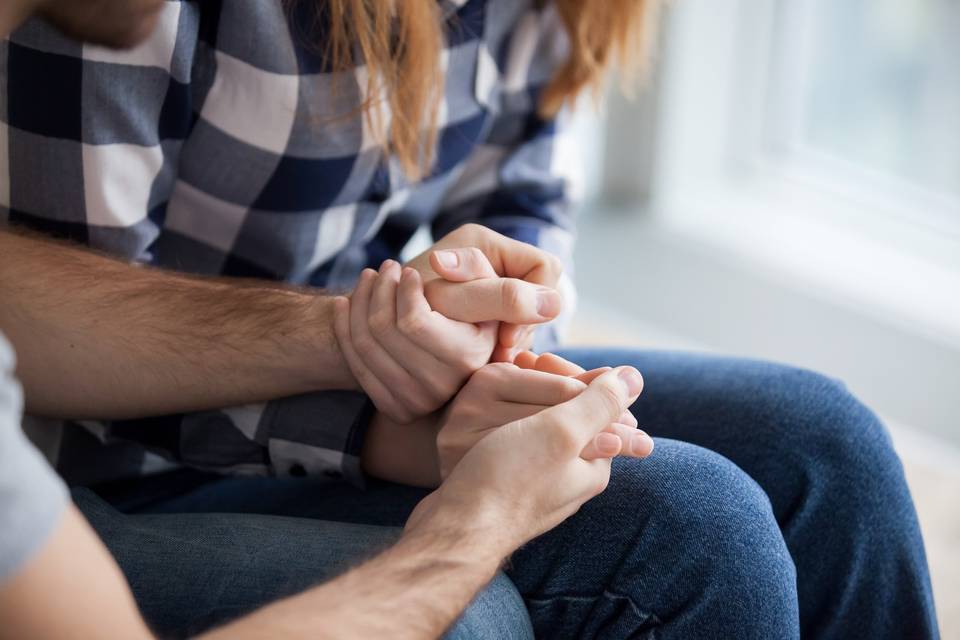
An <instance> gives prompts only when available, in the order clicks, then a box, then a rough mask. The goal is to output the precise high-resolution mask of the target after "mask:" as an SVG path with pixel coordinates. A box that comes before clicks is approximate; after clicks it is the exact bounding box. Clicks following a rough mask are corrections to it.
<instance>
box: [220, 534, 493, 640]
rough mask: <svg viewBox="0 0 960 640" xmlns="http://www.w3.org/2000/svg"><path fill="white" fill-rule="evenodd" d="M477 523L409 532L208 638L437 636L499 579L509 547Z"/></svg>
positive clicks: (279, 639) (403, 638) (401, 639)
mask: <svg viewBox="0 0 960 640" xmlns="http://www.w3.org/2000/svg"><path fill="white" fill-rule="evenodd" d="M471 526H472V523H470V524H468V525H464V524H463V523H458V524H457V525H456V526H455V527H452V528H450V529H438V528H436V527H429V528H426V527H425V528H424V530H420V531H415V532H411V533H407V534H405V535H404V537H403V538H401V539H400V541H399V542H398V543H397V544H396V545H394V546H393V547H391V548H390V549H389V550H387V551H385V552H384V553H382V554H381V555H380V556H378V557H376V558H374V559H373V560H371V561H369V562H367V563H366V564H363V565H362V566H360V567H358V568H356V569H354V570H352V571H350V572H349V573H347V574H345V575H343V576H341V577H340V578H337V579H336V580H333V581H331V582H328V583H326V584H324V585H322V586H319V587H316V588H314V589H311V590H310V591H307V592H304V593H302V594H300V595H297V596H294V597H291V598H288V599H286V600H282V601H280V602H278V603H276V604H273V605H271V606H269V607H266V608H264V609H261V610H260V611H258V612H257V613H254V614H252V615H251V616H248V617H247V618H243V619H241V620H239V621H237V622H235V623H233V624H230V625H228V626H226V627H223V628H221V629H219V630H217V631H215V632H213V633H211V634H210V635H209V636H204V638H209V640H215V639H218V638H231V639H234V638H235V639H239V640H251V639H254V638H270V639H277V640H287V639H296V638H358V639H363V638H376V639H379V638H396V639H397V640H406V639H425V638H438V637H440V635H442V633H443V632H444V630H445V629H446V628H447V627H449V626H450V625H451V624H452V623H453V622H454V621H455V620H456V619H457V617H458V616H459V615H460V613H461V612H462V611H463V610H464V609H465V608H466V606H467V605H468V604H469V603H470V601H471V600H472V599H473V597H474V596H475V595H476V594H477V592H479V591H480V589H482V588H483V587H484V586H485V585H486V584H487V583H488V582H489V581H490V580H491V579H492V578H493V576H494V574H495V573H496V571H497V569H498V568H499V566H500V563H501V561H502V559H503V557H504V556H505V555H506V552H507V549H506V548H505V547H504V546H503V545H500V543H499V540H498V537H499V536H498V534H497V533H496V532H495V531H493V530H490V529H487V530H484V529H483V528H482V527H477V528H475V529H473V528H471Z"/></svg>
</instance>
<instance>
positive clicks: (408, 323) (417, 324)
mask: <svg viewBox="0 0 960 640" xmlns="http://www.w3.org/2000/svg"><path fill="white" fill-rule="evenodd" d="M397 328H398V329H400V331H401V332H402V333H403V334H404V335H406V336H410V337H417V336H422V335H424V334H425V333H426V331H427V322H426V318H425V317H424V316H423V314H421V313H406V314H404V315H403V316H401V317H400V320H399V321H398V322H397Z"/></svg>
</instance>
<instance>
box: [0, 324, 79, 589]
mask: <svg viewBox="0 0 960 640" xmlns="http://www.w3.org/2000/svg"><path fill="white" fill-rule="evenodd" d="M13 369H14V357H13V349H12V348H11V347H10V345H9V344H8V343H7V342H6V340H5V339H4V338H3V335H2V334H0V580H4V579H6V578H8V577H9V576H10V575H11V574H12V573H14V572H15V571H16V570H17V569H19V568H20V567H21V566H22V565H23V563H24V562H26V561H27V560H28V559H29V558H30V557H31V556H33V554H35V553H36V552H37V551H39V550H40V548H41V547H42V546H43V544H44V543H45V542H46V541H47V538H49V536H50V534H51V533H52V532H53V530H54V528H55V527H56V525H57V523H58V522H59V520H60V516H61V514H62V513H63V510H64V507H65V505H66V503H67V490H66V487H65V486H64V484H63V482H62V481H61V480H60V478H58V477H57V474H56V473H54V471H53V469H51V468H50V465H48V464H47V462H46V460H44V459H43V456H41V455H40V452H38V451H37V450H36V449H35V448H34V447H33V445H31V444H30V443H29V442H28V441H27V438H26V437H25V436H24V435H23V430H22V429H21V428H20V416H21V414H22V413H23V394H22V393H21V391H20V385H19V384H17V381H16V380H15V379H14V377H13Z"/></svg>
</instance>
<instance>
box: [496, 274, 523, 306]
mask: <svg viewBox="0 0 960 640" xmlns="http://www.w3.org/2000/svg"><path fill="white" fill-rule="evenodd" d="M500 301H501V303H502V304H503V307H504V308H505V309H516V308H517V307H519V306H520V304H521V302H522V301H523V289H522V288H521V287H520V283H519V282H517V281H516V280H512V279H509V278H503V279H501V280H500Z"/></svg>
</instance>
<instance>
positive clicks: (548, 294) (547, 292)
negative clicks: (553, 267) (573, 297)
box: [537, 289, 563, 318]
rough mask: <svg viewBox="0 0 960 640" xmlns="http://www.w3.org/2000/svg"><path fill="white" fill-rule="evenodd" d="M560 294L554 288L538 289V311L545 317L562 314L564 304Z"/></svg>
mask: <svg viewBox="0 0 960 640" xmlns="http://www.w3.org/2000/svg"><path fill="white" fill-rule="evenodd" d="M562 304H563V303H562V301H561V300H560V294H559V293H557V292H556V291H555V290H553V289H540V290H538V291H537V313H538V314H540V315H541V316H542V317H544V318H553V317H556V316H557V315H559V314H560V307H561V306H562Z"/></svg>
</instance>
